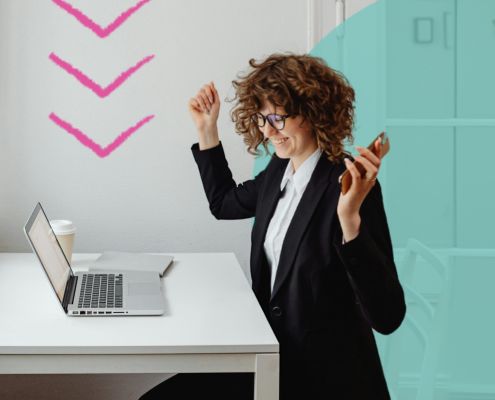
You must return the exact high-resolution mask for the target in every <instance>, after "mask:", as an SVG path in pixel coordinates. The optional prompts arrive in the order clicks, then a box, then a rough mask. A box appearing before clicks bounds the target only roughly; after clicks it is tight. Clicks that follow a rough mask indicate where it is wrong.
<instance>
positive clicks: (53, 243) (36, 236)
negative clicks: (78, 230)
mask: <svg viewBox="0 0 495 400" xmlns="http://www.w3.org/2000/svg"><path fill="white" fill-rule="evenodd" d="M27 234H28V236H29V238H30V239H31V243H32V245H33V247H34V248H35V250H36V253H37V254H38V257H39V259H40V261H41V264H43V268H44V269H45V271H46V274H47V275H48V278H49V279H50V281H51V283H52V286H53V288H54V289H55V292H56V293H57V296H58V298H59V299H60V302H62V301H63V298H64V292H65V286H66V284H67V280H68V279H69V275H70V266H69V263H68V262H67V259H66V258H65V255H64V253H63V251H62V248H61V247H60V245H59V244H58V242H57V238H56V236H55V234H54V233H53V230H52V228H51V227H50V224H49V222H48V220H47V218H46V216H45V214H44V213H43V211H42V210H41V209H39V211H38V214H37V215H36V218H35V220H34V222H33V224H32V226H31V228H30V229H29V231H28V232H27Z"/></svg>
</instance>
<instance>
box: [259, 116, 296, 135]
mask: <svg viewBox="0 0 495 400" xmlns="http://www.w3.org/2000/svg"><path fill="white" fill-rule="evenodd" d="M289 116H290V115H289V114H285V115H280V114H268V115H267V116H266V117H265V116H264V115H263V114H261V113H256V114H254V115H253V117H252V120H253V122H254V123H255V124H256V125H258V126H259V127H260V128H262V127H264V126H265V124H266V121H268V123H269V124H270V125H271V126H272V127H274V128H275V129H276V130H278V131H281V130H282V129H284V127H285V120H286V119H287V118H288V117H289Z"/></svg>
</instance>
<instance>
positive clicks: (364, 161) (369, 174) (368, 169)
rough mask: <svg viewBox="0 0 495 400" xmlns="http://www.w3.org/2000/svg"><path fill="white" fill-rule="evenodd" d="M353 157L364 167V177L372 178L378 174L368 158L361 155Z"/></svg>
mask: <svg viewBox="0 0 495 400" xmlns="http://www.w3.org/2000/svg"><path fill="white" fill-rule="evenodd" d="M355 159H356V161H357V162H359V163H360V164H361V165H362V166H363V167H364V168H365V169H366V175H365V176H366V179H368V180H372V179H374V178H376V176H377V175H378V168H377V167H376V166H375V165H374V164H373V163H372V162H371V161H370V160H368V159H367V158H365V157H363V156H357V157H356V158H355Z"/></svg>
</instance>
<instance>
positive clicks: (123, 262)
mask: <svg viewBox="0 0 495 400" xmlns="http://www.w3.org/2000/svg"><path fill="white" fill-rule="evenodd" d="M173 261H174V257H172V256H169V255H166V254H149V253H130V252H124V251H105V252H103V254H102V255H101V256H100V257H99V258H97V259H96V260H95V261H94V262H93V263H92V264H91V268H90V269H95V270H100V269H101V270H106V271H108V270H117V269H118V270H124V271H136V270H137V271H154V272H158V273H159V274H160V277H163V274H165V271H166V270H167V268H168V267H169V266H170V265H171V264H172V262H173Z"/></svg>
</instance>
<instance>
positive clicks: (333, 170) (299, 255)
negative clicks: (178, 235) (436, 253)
mask: <svg viewBox="0 0 495 400" xmlns="http://www.w3.org/2000/svg"><path fill="white" fill-rule="evenodd" d="M191 150H192V153H193V156H194V158H195V160H196V163H197V164H198V167H199V172H200V175H201V179H202V182H203V186H204V189H205V192H206V196H207V198H208V202H209V205H210V210H211V212H212V214H213V215H214V216H215V217H216V218H217V219H241V218H250V217H255V222H254V226H253V230H252V235H251V258H250V264H251V277H252V288H253V291H254V293H255V295H256V297H257V299H258V301H259V303H260V306H261V308H262V309H263V312H264V313H265V315H266V318H267V319H268V321H269V323H270V326H271V327H272V329H273V331H274V333H275V335H276V337H277V339H278V341H279V343H280V399H281V400H286V399H311V400H313V399H334V398H335V399H339V400H340V399H359V400H365V399H380V400H381V399H389V398H390V396H389V393H388V390H387V385H386V382H385V378H384V375H383V370H382V367H381V363H380V359H379V355H378V351H377V347H376V343H375V339H374V336H373V334H372V329H374V330H375V331H377V332H380V333H382V334H390V333H392V332H393V331H394V330H396V329H397V328H398V327H399V326H400V324H401V322H402V320H403V318H404V315H405V312H406V306H405V302H404V293H403V290H402V286H401V284H400V282H399V280H398V277H397V271H396V267H395V264H394V259H393V254H392V242H391V239H390V233H389V229H388V224H387V219H386V215H385V210H384V207H383V199H382V194H381V189H380V184H379V183H378V181H377V183H376V184H375V186H374V187H373V188H372V190H371V191H370V192H369V193H368V195H367V197H366V199H365V200H364V202H363V205H362V206H361V210H360V216H361V225H360V232H359V235H358V236H357V237H356V238H354V239H353V240H351V241H349V242H347V243H346V244H344V245H342V229H341V227H340V223H339V220H338V216H337V213H336V210H337V203H338V199H339V194H340V188H339V184H338V176H339V175H340V174H341V173H342V172H343V171H344V170H345V166H344V165H343V164H342V163H339V164H337V163H332V162H330V161H329V160H328V159H327V158H326V156H325V154H324V153H323V154H322V156H321V157H320V159H319V161H318V163H317V165H316V168H315V170H314V172H313V174H312V176H311V178H310V181H309V183H308V185H307V187H306V190H305V191H304V194H303V196H302V198H301V200H300V203H299V205H298V207H297V209H296V211H295V214H294V217H293V219H292V221H291V223H290V225H289V228H288V230H287V234H286V236H285V239H284V242H283V246H282V250H281V254H280V261H279V265H278V268H277V272H276V277H275V283H274V287H273V292H272V293H270V275H269V274H270V273H269V268H268V264H267V259H266V256H265V252H264V249H263V242H264V240H265V234H266V231H267V228H268V224H269V222H270V219H271V217H272V215H273V212H274V211H275V207H276V205H277V202H278V199H279V197H280V194H281V192H280V182H281V180H282V177H283V174H284V171H285V168H286V166H287V163H288V161H289V160H288V159H281V158H279V157H277V156H276V155H273V156H272V158H271V161H270V163H269V164H268V166H267V167H266V169H265V170H264V171H262V172H261V173H259V174H258V175H257V176H256V177H255V178H254V179H253V180H249V181H246V182H244V183H242V184H239V185H236V183H235V182H234V180H233V179H232V173H231V171H230V169H229V167H228V164H227V161H226V158H225V154H224V151H223V148H222V144H221V143H220V145H218V146H216V147H214V148H211V149H208V150H203V151H200V150H199V146H198V144H197V143H196V144H194V145H193V146H192V147H191Z"/></svg>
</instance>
